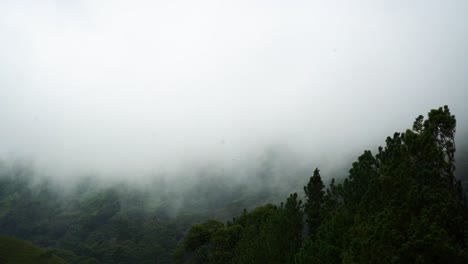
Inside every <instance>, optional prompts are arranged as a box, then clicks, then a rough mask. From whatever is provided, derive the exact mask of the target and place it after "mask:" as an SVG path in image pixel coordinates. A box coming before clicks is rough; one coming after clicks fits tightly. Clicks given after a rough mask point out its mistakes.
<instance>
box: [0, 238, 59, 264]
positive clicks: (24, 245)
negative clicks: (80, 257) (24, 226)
mask: <svg viewBox="0 0 468 264" xmlns="http://www.w3.org/2000/svg"><path fill="white" fill-rule="evenodd" d="M0 263H2V264H19V263H21V264H67V262H66V261H64V260H63V259H60V258H58V257H57V256H55V255H53V254H52V252H51V251H50V250H46V249H42V248H40V247H37V246H35V245H33V244H31V243H29V242H26V241H22V240H19V239H15V238H11V237H6V236H1V235H0Z"/></svg>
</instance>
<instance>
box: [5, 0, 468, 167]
mask: <svg viewBox="0 0 468 264" xmlns="http://www.w3.org/2000/svg"><path fill="white" fill-rule="evenodd" d="M467 11H468V4H467V2H466V1H410V2H408V1H294V3H289V2H288V3H286V2H284V1H214V0H213V1H87V0H81V1H80V0H76V1H40V2H39V1H2V3H0V43H1V44H0V124H1V126H0V156H1V157H3V158H8V157H20V158H30V159H32V160H34V161H35V163H36V164H37V165H38V166H39V167H42V168H46V169H48V170H51V171H56V172H57V173H63V172H67V171H74V172H76V171H81V172H86V171H92V172H99V173H108V174H116V173H122V174H127V173H136V174H138V173H148V172H157V171H159V172H162V171H172V170H177V169H178V168H181V167H184V166H202V165H200V164H205V163H207V164H222V165H223V166H236V165H237V164H241V163H242V160H244V161H245V160H255V159H258V157H259V156H261V153H263V152H264V151H266V150H267V149H268V148H270V147H271V146H275V147H276V148H284V149H288V151H290V152H291V153H294V154H293V155H297V156H298V157H302V158H303V159H304V160H309V161H310V162H312V163H314V164H317V165H321V164H323V163H330V162H336V160H340V159H343V157H346V156H347V155H349V154H350V153H354V152H356V151H358V152H359V151H361V150H363V149H364V148H373V147H375V144H379V143H381V142H383V139H384V137H385V136H387V135H389V134H391V133H392V132H393V131H395V130H402V129H405V128H407V127H409V126H410V125H411V122H412V120H413V118H414V117H415V116H417V115H419V114H425V113H426V112H427V111H428V110H429V109H431V108H434V107H438V106H441V105H444V104H448V105H449V106H450V107H451V109H452V111H453V112H454V113H455V114H456V115H457V119H458V122H459V127H461V130H463V127H467V126H468V115H467V114H466V113H468V109H467V106H466V99H468V75H467V74H466V73H467V72H468V48H467V47H468V23H467V19H466V13H467Z"/></svg>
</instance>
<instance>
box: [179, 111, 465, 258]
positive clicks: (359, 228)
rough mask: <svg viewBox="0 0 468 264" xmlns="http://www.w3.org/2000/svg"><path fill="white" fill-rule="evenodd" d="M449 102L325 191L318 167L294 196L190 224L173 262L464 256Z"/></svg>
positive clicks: (462, 205)
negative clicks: (231, 215)
mask: <svg viewBox="0 0 468 264" xmlns="http://www.w3.org/2000/svg"><path fill="white" fill-rule="evenodd" d="M455 128H456V120H455V116H453V115H452V114H451V113H450V110H449V109H448V107H447V106H445V107H442V108H439V109H435V110H431V111H430V112H429V114H428V117H427V118H424V117H423V116H419V117H417V118H416V120H415V122H414V124H413V127H412V129H408V130H406V131H405V132H403V133H395V134H394V135H393V136H392V137H388V138H387V139H386V142H385V143H386V144H385V146H384V147H379V148H378V151H377V153H376V154H375V155H374V154H372V153H371V151H368V150H367V151H364V153H363V154H362V155H361V156H360V157H359V158H358V160H357V161H356V162H354V163H353V164H352V167H351V169H350V170H349V175H348V177H346V178H345V179H344V180H342V181H341V180H340V183H337V182H336V181H335V180H332V181H331V182H330V184H329V185H328V186H327V188H325V186H324V184H323V182H322V178H321V175H320V171H319V170H318V169H316V170H315V171H314V173H313V176H312V177H311V178H310V179H309V181H308V183H307V185H306V186H305V187H304V193H303V195H302V194H301V197H303V200H304V202H302V201H301V200H300V199H299V198H300V197H299V195H298V194H297V193H294V194H291V195H290V196H289V197H288V198H287V200H286V201H285V202H284V203H281V204H280V205H279V206H276V205H272V204H266V205H263V206H259V207H257V208H256V209H254V210H252V211H249V212H248V211H247V210H245V211H244V212H243V213H242V214H241V215H240V216H238V217H236V218H234V219H233V220H232V221H228V222H227V223H226V224H224V223H223V222H220V221H215V220H209V221H206V222H204V223H201V224H195V225H193V226H192V227H191V228H190V230H189V231H188V233H187V234H186V236H185V238H184V240H183V242H182V243H181V245H180V247H179V248H178V249H177V250H176V252H175V254H174V260H175V262H176V263H296V264H302V263H468V251H467V245H466V243H467V241H468V240H467V238H468V237H467V235H468V234H467V230H468V229H467V227H468V221H467V220H468V214H467V213H468V210H467V205H466V199H465V195H464V192H463V188H462V185H461V183H460V181H459V180H457V179H456V178H455V175H454V172H455Z"/></svg>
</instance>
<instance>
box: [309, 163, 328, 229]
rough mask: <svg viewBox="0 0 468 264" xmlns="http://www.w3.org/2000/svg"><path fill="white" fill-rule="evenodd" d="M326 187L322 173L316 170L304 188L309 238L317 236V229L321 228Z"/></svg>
mask: <svg viewBox="0 0 468 264" xmlns="http://www.w3.org/2000/svg"><path fill="white" fill-rule="evenodd" d="M324 187H325V186H324V185H323V182H322V178H321V177H320V171H319V169H318V168H316V169H315V170H314V175H313V176H312V177H310V180H309V182H308V183H307V185H306V186H304V192H305V204H304V213H305V215H306V222H307V227H308V230H309V231H308V233H309V236H313V235H315V233H316V231H317V228H318V227H319V226H320V221H321V216H320V212H321V210H322V204H323V201H324V195H325V191H324Z"/></svg>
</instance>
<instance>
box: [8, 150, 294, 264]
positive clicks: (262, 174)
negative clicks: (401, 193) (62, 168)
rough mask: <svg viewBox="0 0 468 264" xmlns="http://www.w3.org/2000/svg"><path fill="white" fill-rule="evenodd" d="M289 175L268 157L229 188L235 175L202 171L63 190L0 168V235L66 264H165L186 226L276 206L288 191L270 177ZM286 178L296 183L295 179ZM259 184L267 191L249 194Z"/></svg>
mask: <svg viewBox="0 0 468 264" xmlns="http://www.w3.org/2000/svg"><path fill="white" fill-rule="evenodd" d="M297 167H298V166H295V163H294V161H290V160H287V159H285V158H284V157H283V156H281V153H278V152H269V153H267V154H266V155H265V156H264V158H263V159H262V160H261V165H260V166H258V167H255V168H253V169H252V170H247V171H246V172H245V174H247V173H251V174H252V175H255V176H253V177H249V180H248V181H242V180H240V179H238V180H237V182H233V181H232V179H233V178H234V176H235V175H237V173H238V172H237V171H234V172H231V173H232V175H225V176H223V175H220V173H221V172H222V171H220V170H216V169H212V168H204V170H203V171H200V172H195V173H198V174H197V175H195V176H193V175H192V176H193V177H192V178H191V179H187V178H188V177H184V175H177V177H175V178H174V179H172V180H171V179H169V180H166V181H164V180H162V179H161V178H157V177H156V178H154V179H153V180H151V179H147V180H138V179H137V180H136V181H135V182H133V183H130V182H129V181H127V182H125V181H124V182H120V181H117V180H115V181H111V180H99V179H98V178H96V177H84V178H81V179H77V178H71V179H70V180H75V181H76V182H74V183H64V182H60V181H59V180H56V179H54V178H53V177H48V176H41V175H40V174H38V172H37V170H35V169H34V168H33V167H32V166H31V165H30V164H28V163H24V162H2V161H0V234H4V235H8V236H12V237H16V238H19V239H22V240H27V241H30V242H32V243H34V244H36V245H38V246H40V247H43V248H47V249H48V250H50V252H52V253H53V254H55V255H57V256H59V257H61V258H62V259H64V260H66V261H67V262H69V263H79V264H84V263H88V264H89V263H106V264H107V263H109V264H112V263H129V264H133V263H170V262H171V259H172V258H171V257H172V253H173V251H174V250H175V249H176V247H177V244H178V242H179V241H180V240H182V239H183V237H184V234H185V233H186V231H187V230H188V229H189V228H190V226H191V225H192V224H193V223H196V222H200V221H204V220H206V219H209V218H218V219H230V218H232V216H233V215H237V214H239V213H241V212H242V208H245V207H248V208H254V207H255V206H258V205H260V204H263V203H265V201H271V200H274V201H276V200H279V199H278V198H276V197H275V196H273V194H276V193H278V192H281V193H288V192H290V191H289V190H288V191H285V190H284V189H294V188H290V187H288V186H287V184H285V185H282V186H277V185H278V184H277V183H278V182H279V181H280V180H279V179H277V178H275V176H278V175H281V174H282V170H287V171H293V170H295V169H297ZM240 169H242V168H240ZM225 173H227V172H225ZM292 174H293V175H292V177H296V178H299V177H300V176H299V175H301V174H302V172H301V171H298V172H297V173H295V175H296V176H294V173H292ZM270 175H272V176H270ZM228 176H229V177H228ZM261 181H269V182H270V184H265V185H263V186H262V188H254V187H255V186H260V184H259V183H260V182H261ZM1 257H2V255H1V254H0V263H1Z"/></svg>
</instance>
